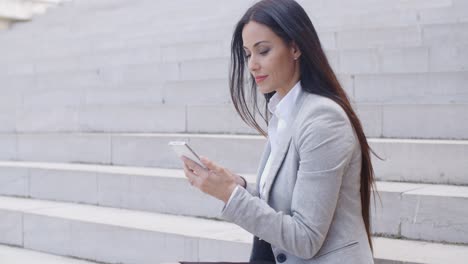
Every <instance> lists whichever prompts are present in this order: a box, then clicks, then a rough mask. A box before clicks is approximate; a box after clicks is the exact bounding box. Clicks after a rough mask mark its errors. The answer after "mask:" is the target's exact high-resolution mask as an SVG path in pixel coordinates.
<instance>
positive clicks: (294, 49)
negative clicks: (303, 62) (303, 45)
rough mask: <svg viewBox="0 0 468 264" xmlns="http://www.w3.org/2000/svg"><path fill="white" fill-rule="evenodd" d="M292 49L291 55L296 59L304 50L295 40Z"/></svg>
mask: <svg viewBox="0 0 468 264" xmlns="http://www.w3.org/2000/svg"><path fill="white" fill-rule="evenodd" d="M290 50H291V55H292V57H293V58H294V60H298V59H299V57H300V56H301V55H302V52H301V50H300V49H299V47H298V46H297V44H296V42H295V41H293V42H291V49H290Z"/></svg>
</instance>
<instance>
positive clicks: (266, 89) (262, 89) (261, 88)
mask: <svg viewBox="0 0 468 264" xmlns="http://www.w3.org/2000/svg"><path fill="white" fill-rule="evenodd" d="M257 88H258V90H259V91H260V93H262V94H267V93H271V92H274V91H275V90H274V89H271V88H270V87H265V86H262V85H258V84H257Z"/></svg>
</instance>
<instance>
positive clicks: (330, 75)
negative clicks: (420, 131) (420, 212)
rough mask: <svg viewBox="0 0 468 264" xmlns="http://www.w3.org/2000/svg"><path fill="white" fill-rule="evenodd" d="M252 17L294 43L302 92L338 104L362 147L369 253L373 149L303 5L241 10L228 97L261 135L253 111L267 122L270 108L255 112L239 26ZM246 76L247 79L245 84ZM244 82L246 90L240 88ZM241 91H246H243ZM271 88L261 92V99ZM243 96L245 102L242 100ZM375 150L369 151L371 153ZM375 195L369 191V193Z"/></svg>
mask: <svg viewBox="0 0 468 264" xmlns="http://www.w3.org/2000/svg"><path fill="white" fill-rule="evenodd" d="M250 21H255V22H257V23H260V24H263V25H265V26H267V27H269V28H270V29H271V30H272V31H273V32H274V33H275V34H277V35H278V36H279V37H280V38H281V39H283V41H285V43H287V44H291V43H292V42H294V43H296V44H297V46H298V47H299V50H300V51H301V56H300V57H299V59H300V78H301V85H302V89H303V90H304V91H305V92H308V93H312V94H317V95H321V96H324V97H327V98H330V99H331V100H333V101H335V102H336V103H337V104H339V105H340V106H341V107H342V108H343V110H344V111H345V112H346V114H347V116H348V118H349V119H350V121H351V124H352V126H353V128H354V130H355V132H356V134H357V137H358V139H359V143H360V146H361V152H362V164H361V165H362V166H361V205H362V218H363V220H364V224H365V228H366V232H367V237H368V240H369V244H370V248H371V250H372V252H373V245H372V240H371V226H370V211H369V209H370V208H369V207H370V196H371V192H372V190H373V189H374V190H376V186H375V180H374V170H373V168H372V163H371V156H370V153H371V152H372V153H374V152H373V151H372V150H371V148H370V146H369V144H368V142H367V139H366V136H365V134H364V131H363V128H362V125H361V122H360V121H359V118H358V117H357V115H356V113H355V111H354V110H353V108H352V106H351V103H350V101H349V99H348V97H347V95H346V92H345V91H344V90H343V88H342V87H341V85H340V83H339V81H338V79H337V77H336V75H335V73H334V72H333V70H332V68H331V66H330V64H329V62H328V60H327V57H326V56H325V53H324V51H323V49H322V46H321V44H320V40H319V37H318V35H317V32H316V31H315V28H314V26H313V25H312V22H311V20H310V19H309V16H308V15H307V13H306V12H305V11H304V9H303V8H302V7H301V6H300V5H299V4H298V3H297V2H295V1H294V0H263V1H260V2H258V3H256V4H255V5H253V6H252V7H251V8H249V9H248V10H247V12H246V13H245V14H244V16H243V17H242V18H241V20H240V21H239V22H238V23H237V25H236V27H235V29H234V34H233V38H232V44H231V67H230V83H229V85H230V91H231V99H232V102H233V103H234V107H235V108H236V111H237V112H238V113H239V115H240V117H241V118H242V120H244V122H245V123H247V124H248V125H249V126H251V127H252V128H254V129H256V130H257V131H258V132H259V133H260V134H262V135H263V136H265V137H266V136H267V132H266V131H265V130H264V129H262V127H261V126H260V125H259V124H258V122H257V121H256V116H257V114H259V115H260V117H261V118H262V119H263V120H264V121H265V122H266V124H267V125H268V121H269V117H270V113H269V111H268V108H267V107H266V105H265V109H264V114H262V113H261V111H260V109H259V106H258V101H257V86H256V83H255V80H254V78H252V76H250V78H248V75H249V74H248V72H247V70H246V64H247V59H246V57H245V52H244V50H243V39H242V30H243V28H244V26H245V25H246V24H247V23H248V22H250ZM248 79H250V84H249V83H248ZM246 86H250V89H249V90H250V93H249V91H246V89H245V88H246ZM246 93H247V94H246ZM274 94H275V92H272V93H268V94H265V95H264V97H265V99H266V101H265V102H266V103H268V102H269V100H270V98H271V97H272V96H273V95H274ZM247 96H248V97H249V101H250V104H248V103H247ZM374 154H375V153H374ZM374 197H375V196H374Z"/></svg>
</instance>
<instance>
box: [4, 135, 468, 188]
mask: <svg viewBox="0 0 468 264" xmlns="http://www.w3.org/2000/svg"><path fill="white" fill-rule="evenodd" d="M172 140H185V141H187V142H188V143H189V144H190V145H191V146H192V148H193V149H194V150H195V151H196V152H197V153H199V154H200V155H204V156H206V157H208V158H212V159H213V160H214V161H216V162H217V163H219V164H221V165H223V166H224V167H226V168H229V169H231V170H233V171H236V172H238V173H249V174H253V173H256V171H257V166H258V162H259V160H260V157H261V154H262V151H263V148H264V145H265V142H266V141H265V139H264V138H263V137H261V136H253V135H252V136H249V135H215V134H206V135H204V134H154V133H153V134H121V133H30V134H27V133H25V134H0V145H1V146H2V148H1V149H0V159H1V160H5V161H11V160H17V161H38V162H64V163H93V164H103V165H120V166H137V167H158V168H175V169H181V168H182V167H181V164H180V160H179V159H178V158H177V157H176V155H175V154H174V152H173V150H172V149H171V148H170V147H169V146H168V142H169V141H172ZM369 144H370V146H371V148H372V149H373V150H374V151H375V152H376V153H377V154H378V155H379V156H380V157H381V158H383V159H384V160H383V161H382V160H379V159H377V158H375V157H374V156H373V166H374V169H375V173H376V177H377V179H378V180H384V181H405V182H415V183H441V184H456V185H468V174H467V172H468V163H467V162H466V158H467V153H468V142H467V141H463V140H458V141H457V140H404V139H374V138H370V139H369ZM44 150H47V151H44Z"/></svg>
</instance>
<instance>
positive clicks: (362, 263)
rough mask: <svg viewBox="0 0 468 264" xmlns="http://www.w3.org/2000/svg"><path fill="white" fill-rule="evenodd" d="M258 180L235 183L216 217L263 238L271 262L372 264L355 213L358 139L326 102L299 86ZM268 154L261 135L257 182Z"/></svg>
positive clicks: (358, 204)
mask: <svg viewBox="0 0 468 264" xmlns="http://www.w3.org/2000/svg"><path fill="white" fill-rule="evenodd" d="M288 127H289V128H290V129H288V131H287V132H285V133H284V134H282V136H281V137H282V138H281V140H280V144H279V146H278V150H277V153H276V155H275V157H274V160H273V163H272V166H271V169H270V171H269V173H268V178H267V181H266V185H265V188H266V193H267V195H266V197H265V199H264V200H262V199H260V198H259V189H258V184H256V185H255V186H253V185H250V184H248V186H247V188H246V189H244V188H240V189H239V190H238V191H237V193H236V194H235V195H234V196H233V198H232V200H231V202H230V203H229V204H228V205H227V206H226V207H225V208H223V211H222V213H221V217H222V218H223V219H225V220H227V221H230V222H233V223H235V224H237V225H239V226H240V227H242V228H244V229H245V230H247V231H249V232H250V233H252V234H253V235H255V236H256V237H259V238H260V239H263V240H265V241H266V242H268V243H270V244H271V247H272V251H273V254H274V257H275V259H276V262H277V263H310V264H312V263H314V264H325V263H326V264H342V263H347V264H368V263H374V262H373V256H372V253H371V250H370V246H369V242H368V240H367V235H366V231H365V227H364V221H363V219H362V215H361V198H360V171H361V150H360V145H359V141H358V139H357V137H356V134H355V132H354V130H353V128H352V125H351V123H350V121H349V119H348V117H347V115H346V113H345V112H344V110H343V109H342V108H341V107H340V106H339V105H338V104H336V103H335V102H334V101H332V100H330V99H328V98H325V97H322V96H319V95H314V94H310V93H306V92H304V91H301V94H300V95H299V99H298V102H297V103H296V104H295V106H294V109H293V110H292V118H291V120H290V123H289V126H288ZM269 154H270V144H269V142H267V144H266V147H265V150H264V152H263V156H262V159H261V162H260V166H259V169H258V172H257V183H258V182H259V179H260V176H261V175H262V173H263V169H264V167H265V164H266V161H267V159H268V156H269Z"/></svg>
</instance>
